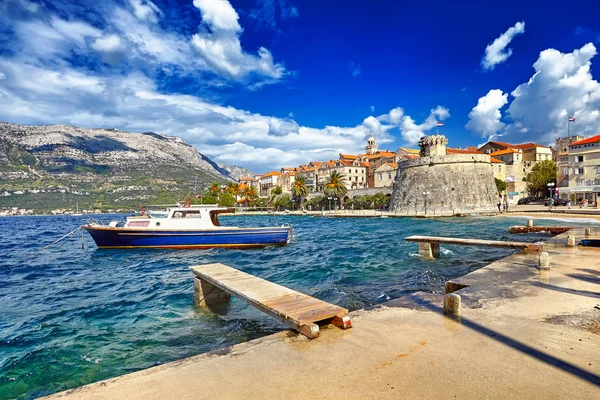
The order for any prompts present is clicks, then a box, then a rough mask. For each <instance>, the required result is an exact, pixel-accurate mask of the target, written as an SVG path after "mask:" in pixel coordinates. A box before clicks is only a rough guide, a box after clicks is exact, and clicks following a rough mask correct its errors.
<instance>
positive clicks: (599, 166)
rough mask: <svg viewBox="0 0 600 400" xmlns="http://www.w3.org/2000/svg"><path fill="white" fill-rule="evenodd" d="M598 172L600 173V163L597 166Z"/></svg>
mask: <svg viewBox="0 0 600 400" xmlns="http://www.w3.org/2000/svg"><path fill="white" fill-rule="evenodd" d="M596 172H597V173H599V174H600V165H598V166H597V167H596Z"/></svg>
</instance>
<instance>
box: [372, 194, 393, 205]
mask: <svg viewBox="0 0 600 400" xmlns="http://www.w3.org/2000/svg"><path fill="white" fill-rule="evenodd" d="M388 202H389V198H388V197H387V196H386V195H385V193H383V192H379V193H376V194H375V195H373V203H374V204H375V205H376V206H378V207H383V206H385V205H386V204H387V203H388Z"/></svg>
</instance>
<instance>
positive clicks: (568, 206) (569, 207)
mask: <svg viewBox="0 0 600 400" xmlns="http://www.w3.org/2000/svg"><path fill="white" fill-rule="evenodd" d="M567 208H568V209H569V210H570V209H571V199H569V200H567Z"/></svg>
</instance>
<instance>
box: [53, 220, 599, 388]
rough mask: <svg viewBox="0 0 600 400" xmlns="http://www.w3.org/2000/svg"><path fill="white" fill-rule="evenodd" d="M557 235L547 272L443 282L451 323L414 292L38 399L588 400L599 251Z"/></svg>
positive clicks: (532, 258) (507, 272) (504, 263)
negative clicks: (335, 322) (338, 319)
mask: <svg viewBox="0 0 600 400" xmlns="http://www.w3.org/2000/svg"><path fill="white" fill-rule="evenodd" d="M569 234H570V235H575V236H576V237H577V238H578V240H579V238H581V237H583V229H575V230H573V231H570V232H567V233H565V234H561V235H559V236H556V237H554V238H552V239H551V240H549V242H551V243H548V245H547V246H544V251H547V252H548V253H549V255H550V263H551V266H552V268H551V269H550V270H549V271H548V270H539V269H538V268H536V265H537V258H538V255H537V253H531V252H530V253H517V254H514V255H512V256H509V257H506V258H504V259H502V260H499V261H496V262H494V263H492V264H490V265H488V266H486V267H484V268H481V269H479V270H477V271H474V272H472V273H470V274H468V275H465V276H464V277H461V278H457V279H454V280H453V281H452V283H451V284H450V285H449V286H452V285H453V286H454V287H463V288H462V289H460V290H458V291H456V292H454V293H456V294H460V296H461V298H462V315H461V318H460V319H453V318H450V317H446V316H444V315H443V314H442V313H441V309H442V304H443V296H442V295H433V294H426V293H416V294H414V295H411V296H407V297H403V298H400V299H396V300H393V301H390V302H388V303H386V304H385V305H384V306H380V307H377V308H374V309H371V310H360V311H356V312H353V313H351V314H350V315H351V317H352V324H353V328H352V329H349V330H341V329H338V328H333V327H331V328H327V329H323V330H322V332H321V337H319V338H318V339H314V340H309V339H306V338H305V337H303V336H300V335H298V334H296V333H293V332H291V331H284V332H280V333H277V334H275V335H271V336H267V337H264V338H261V339H256V340H253V341H250V342H247V343H242V344H239V345H236V346H232V347H230V348H226V349H222V350H220V351H216V352H212V353H207V354H203V355H199V356H196V357H191V358H188V359H185V360H181V361H177V362H172V363H169V364H165V365H161V366H158V367H154V368H150V369H147V370H143V371H139V372H136V373H132V374H128V375H124V376H121V377H118V378H115V379H111V380H107V381H103V382H98V383H95V384H91V385H88V386H84V387H82V388H78V389H74V390H71V391H67V392H62V393H58V394H56V395H54V396H50V397H49V398H53V399H55V398H67V399H92V398H93V399H146V400H147V399H171V398H172V399H197V398H227V399H259V398H260V399H262V398H286V399H288V398H289V399H306V398H319V399H321V398H323V399H326V398H330V399H333V398H361V399H364V398H377V399H386V398H389V399H397V398H410V399H430V398H454V397H456V398H463V399H464V398H467V399H475V398H477V399H480V398H487V399H506V398H549V399H554V398H569V399H592V398H600V351H599V349H600V249H597V248H583V247H575V248H565V247H564V244H565V243H566V240H567V235H569ZM592 237H595V238H600V228H593V229H592ZM415 247H416V245H415ZM431 262H432V265H433V263H435V262H436V261H435V260H432V261H431ZM191 282H192V276H190V297H191V296H192V295H193V293H192V289H191Z"/></svg>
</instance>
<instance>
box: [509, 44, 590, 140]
mask: <svg viewBox="0 0 600 400" xmlns="http://www.w3.org/2000/svg"><path fill="white" fill-rule="evenodd" d="M596 54H597V51H596V47H595V46H594V45H593V44H592V43H588V44H586V45H584V46H583V47H581V48H580V49H575V50H574V51H573V52H571V53H561V52H560V51H558V50H555V49H547V50H544V51H542V52H541V53H540V55H539V58H538V59H537V61H536V62H535V63H534V64H533V67H534V69H535V73H534V75H533V76H532V77H531V78H530V79H529V81H528V82H526V83H523V84H521V85H519V86H518V87H517V88H516V89H515V90H514V91H513V92H512V93H511V94H512V96H513V97H514V100H513V101H512V103H511V104H510V106H509V108H508V115H509V116H510V118H511V119H512V120H513V121H514V122H515V124H512V125H510V126H508V127H507V132H506V133H507V134H509V135H512V136H518V135H519V133H521V131H522V128H520V127H523V128H525V129H526V130H527V132H528V135H529V136H532V137H535V138H538V139H539V140H541V141H543V142H544V143H550V142H552V141H553V140H554V139H556V138H557V137H560V136H565V134H566V125H567V118H568V116H575V117H576V122H575V124H576V125H573V126H572V128H573V129H572V133H573V132H576V133H577V134H582V135H590V134H593V133H598V131H599V130H600V84H599V83H598V81H596V80H595V79H594V78H593V77H592V73H591V66H592V62H591V60H592V58H593V57H594V56H595V55H596ZM516 123H518V124H519V125H517V124H516Z"/></svg>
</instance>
